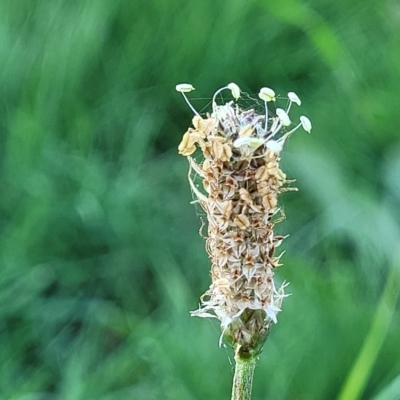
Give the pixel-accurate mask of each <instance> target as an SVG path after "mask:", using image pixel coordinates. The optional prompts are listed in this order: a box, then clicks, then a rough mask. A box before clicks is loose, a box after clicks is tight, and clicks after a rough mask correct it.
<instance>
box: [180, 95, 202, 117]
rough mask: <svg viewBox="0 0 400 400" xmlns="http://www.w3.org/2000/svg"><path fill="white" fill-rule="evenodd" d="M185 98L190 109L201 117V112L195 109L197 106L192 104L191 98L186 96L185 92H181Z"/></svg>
mask: <svg viewBox="0 0 400 400" xmlns="http://www.w3.org/2000/svg"><path fill="white" fill-rule="evenodd" d="M181 93H182V96H183V98H184V99H185V101H186V103H187V105H188V106H189V107H190V109H191V110H192V111H193V112H194V113H195V114H196V115H197V116H199V117H200V114H199V113H198V112H197V111H196V110H195V108H194V107H193V106H192V104H191V103H190V101H189V99H188V98H187V97H186V95H185V93H183V92H181Z"/></svg>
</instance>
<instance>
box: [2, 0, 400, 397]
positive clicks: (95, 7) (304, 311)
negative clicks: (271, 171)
mask: <svg viewBox="0 0 400 400" xmlns="http://www.w3.org/2000/svg"><path fill="white" fill-rule="evenodd" d="M399 13H400V9H399V6H398V4H397V3H396V2H395V1H392V0H388V1H385V2H383V3H382V2H376V1H373V0H366V1H363V2H357V1H356V2H353V3H351V2H348V1H345V0H338V1H336V2H331V1H326V0H323V1H320V0H318V1H317V0H311V1H308V2H306V1H302V0H290V1H284V2H283V1H282V2H272V1H259V0H251V1H242V0H229V1H228V0H220V1H217V2H216V1H211V0H201V1H183V0H168V1H164V0H153V1H144V0H129V1H128V0H113V1H110V0H96V1H82V0H68V1H67V0H52V1H49V0H37V1H32V0H18V1H15V0H2V1H1V2H0V37H1V40H0V72H1V73H0V87H1V97H0V99H1V100H0V124H1V130H0V184H1V196H0V235H1V236H0V266H1V269H0V342H1V351H0V392H1V398H2V399H12V400H50V399H51V400H53V399H63V400H91V399H93V400H94V399H96V400H98V399H101V400H118V399H124V400H125V399H141V400H153V399H171V400H172V399H173V400H180V399H182V400H197V399H199V400H200V399H225V398H226V399H227V398H229V395H230V394H229V393H230V385H231V378H232V366H231V364H230V361H232V359H233V355H232V353H231V351H230V349H229V348H226V349H218V338H219V335H220V332H219V330H218V328H217V325H216V324H212V322H210V321H204V320H200V319H194V318H190V316H189V310H194V309H196V308H197V302H198V297H199V295H200V294H201V293H203V292H204V290H205V289H206V287H207V286H208V284H209V276H208V268H209V261H208V259H207V256H206V252H205V251H204V243H203V240H202V239H201V238H200V237H199V235H198V229H199V227H200V222H199V220H198V218H197V215H196V213H197V214H198V215H200V216H201V215H202V212H201V210H200V209H199V208H197V209H196V207H195V206H193V205H190V204H189V203H190V201H191V199H192V197H191V193H190V189H189V186H188V184H187V180H186V174H187V164H186V160H185V159H184V158H183V157H181V156H179V155H178V154H177V150H176V148H177V145H178V143H179V141H180V138H181V136H182V135H183V133H184V132H185V130H186V128H187V127H188V125H189V124H190V121H191V112H190V110H189V109H188V108H187V106H186V105H185V103H184V102H183V100H182V98H181V97H180V95H179V94H178V93H176V92H175V91H174V87H175V85H176V84H177V83H181V82H189V83H192V84H193V85H194V86H195V87H196V89H197V90H196V91H195V92H193V93H191V94H190V97H191V98H192V99H193V104H194V106H195V107H196V108H197V109H198V110H199V111H202V112H205V111H207V105H208V104H209V102H210V98H211V96H212V94H213V92H214V91H215V90H216V89H217V88H219V87H220V86H222V85H225V84H227V83H229V82H231V81H233V82H236V83H237V84H238V85H239V86H240V87H241V88H242V89H243V90H245V91H246V92H249V93H250V94H252V95H254V94H256V93H257V92H258V90H259V88H260V87H262V86H270V87H273V88H274V89H275V91H276V92H277V93H281V94H282V95H285V94H286V92H287V91H289V90H293V91H295V92H296V93H298V95H299V96H300V98H301V99H302V101H303V106H302V112H304V113H305V114H306V115H307V116H309V117H310V119H311V120H312V122H313V126H314V128H313V133H312V135H311V136H309V135H307V134H305V133H302V132H297V133H296V134H295V135H294V136H293V138H292V139H291V140H290V141H289V142H288V146H287V151H286V152H285V154H284V160H283V169H284V171H285V172H286V173H287V175H288V176H289V177H293V178H296V179H297V183H296V184H297V186H298V187H299V189H300V191H299V193H288V194H285V195H284V196H283V205H284V210H285V214H286V216H287V219H286V221H285V222H284V223H282V224H280V229H281V230H282V233H290V235H291V236H290V238H289V239H287V241H286V242H285V244H284V247H285V249H286V250H287V254H286V255H285V256H284V257H283V262H284V264H285V267H284V268H282V269H281V270H279V271H278V272H277V275H278V276H279V277H280V278H281V279H282V280H283V279H286V280H288V281H290V282H291V286H290V287H289V288H288V289H289V291H291V292H292V293H293V295H292V296H291V297H289V298H288V299H286V301H285V302H284V304H283V312H282V314H280V320H279V324H278V325H277V326H274V327H273V328H272V331H271V334H270V337H269V338H268V340H267V342H266V344H265V347H264V352H263V354H262V355H261V357H260V360H259V362H258V366H257V369H256V372H255V379H254V385H255V386H254V391H253V393H254V396H253V397H254V400H261V399H267V398H268V399H274V400H283V399H291V400H293V399H296V400H302V399H334V398H337V396H338V394H339V393H340V391H341V389H342V387H343V385H344V383H345V382H346V380H347V379H348V377H349V376H350V372H351V370H352V368H353V365H354V362H355V360H356V358H357V357H358V355H359V354H360V351H361V349H362V346H363V342H364V339H365V337H366V336H367V334H368V332H369V329H370V326H371V323H372V321H373V320H374V318H375V317H374V315H375V312H376V310H377V307H378V304H379V302H380V301H381V296H382V293H383V290H384V287H385V285H386V281H387V277H388V276H390V274H389V272H388V271H389V270H390V269H391V268H397V270H398V271H399V273H400V269H399V268H400V264H399V258H397V259H396V258H395V257H396V256H397V257H398V252H399V243H400V234H399V222H400V221H399V212H398V210H399V207H400V192H399V187H400V186H399V184H400V161H399V160H400V140H399V133H398V128H397V126H398V123H399V125H400V113H399V112H398V104H399V100H398V94H399V91H400V57H399V52H398V49H399V45H400V24H399ZM254 97H256V95H254ZM396 252H397V253H396ZM391 299H392V302H391V303H390V304H389V312H388V315H387V316H386V319H384V320H383V321H382V329H381V331H380V333H381V334H382V336H383V340H382V341H381V342H380V341H379V340H378V339H376V346H378V345H379V346H380V345H381V344H382V347H381V348H379V347H378V348H377V350H378V351H377V354H371V356H370V357H369V360H370V361H371V364H372V371H371V374H368V373H367V372H366V371H362V368H361V370H359V372H360V374H361V375H363V373H364V372H365V376H367V378H368V379H366V383H365V385H362V393H363V394H362V396H361V397H360V398H362V399H375V398H376V399H377V400H378V399H379V400H389V399H397V398H398V397H393V395H392V397H390V396H391V393H399V392H400V384H399V379H398V378H397V381H396V380H395V378H396V376H397V377H398V376H399V374H400V359H399V357H398V355H399V348H400V339H399V338H400V336H399V334H398V332H399V330H400V323H399V321H400V318H399V308H398V303H397V308H395V307H396V294H394V295H393V296H392V297H391ZM391 312H392V314H391ZM390 320H391V323H389V322H390ZM366 368H367V367H366ZM390 384H392V386H391V387H389V385H390ZM396 385H397V386H396ZM385 387H387V388H388V389H386V391H384V390H385ZM396 388H397V392H396ZM378 395H380V397H375V396H378ZM357 398H359V397H358V396H357ZM347 399H349V400H353V398H350V397H347ZM342 400H343V399H342Z"/></svg>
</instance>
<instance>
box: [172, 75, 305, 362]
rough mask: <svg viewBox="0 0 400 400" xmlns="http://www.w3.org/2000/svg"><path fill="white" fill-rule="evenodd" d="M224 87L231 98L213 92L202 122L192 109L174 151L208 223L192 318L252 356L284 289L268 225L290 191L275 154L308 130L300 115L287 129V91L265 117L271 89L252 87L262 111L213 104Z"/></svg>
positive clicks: (277, 239) (276, 238)
mask: <svg viewBox="0 0 400 400" xmlns="http://www.w3.org/2000/svg"><path fill="white" fill-rule="evenodd" d="M186 85H187V87H192V86H191V85H188V84H186ZM186 85H185V86H184V87H183V88H184V89H186ZM180 86H182V85H178V87H180ZM225 89H229V90H230V91H231V93H232V95H233V97H234V98H235V99H236V100H237V99H238V98H239V96H240V93H241V92H240V89H239V87H238V86H237V85H236V84H234V83H230V84H229V85H227V86H225V87H223V88H221V89H219V90H217V91H216V93H215V94H214V96H213V100H212V108H213V109H212V113H211V114H207V116H205V117H204V118H202V117H201V116H200V115H199V114H198V113H197V111H195V110H194V112H195V114H196V115H195V117H194V118H193V128H189V129H188V131H187V132H186V133H185V134H184V135H183V138H182V141H181V143H180V145H179V147H178V149H179V153H180V154H182V155H184V156H186V157H187V158H188V161H189V166H190V170H189V183H190V186H191V188H192V190H193V193H194V195H195V196H196V198H197V201H198V203H199V204H200V205H201V207H202V208H203V209H204V211H205V212H206V215H207V220H208V237H207V240H206V249H207V252H208V254H209V257H210V260H211V279H212V283H211V285H210V287H209V289H208V290H207V291H206V292H205V293H204V294H203V295H202V296H201V304H200V307H199V309H198V310H196V311H193V312H192V315H194V316H199V317H212V318H218V319H219V320H220V323H221V328H222V336H224V337H225V338H226V339H227V340H228V341H229V342H230V343H231V344H232V346H233V347H234V348H235V350H236V351H240V352H241V353H242V354H244V355H246V354H248V355H257V354H259V353H260V352H261V350H262V346H263V343H264V342H265V340H266V338H267V336H268V333H269V330H270V328H271V326H272V323H277V315H278V313H279V312H280V311H281V304H282V300H283V298H284V297H286V296H287V295H285V291H284V289H285V287H286V286H287V284H286V283H283V284H282V285H280V286H277V284H276V283H275V280H274V272H275V269H276V268H277V267H278V266H280V265H281V264H280V258H281V256H282V254H283V253H281V254H280V255H276V249H277V248H278V247H279V245H280V244H281V243H282V241H283V239H285V236H281V235H277V234H276V233H275V232H274V226H275V224H276V223H278V222H279V221H280V220H282V219H283V214H282V212H281V209H280V207H279V202H278V198H279V195H280V194H281V193H282V192H285V191H289V190H296V189H295V188H293V187H290V183H291V182H293V181H289V180H287V179H286V175H285V174H284V173H283V172H282V170H281V169H280V166H279V162H280V154H281V152H282V150H283V148H284V143H285V141H286V139H287V138H288V137H289V135H290V134H292V133H293V132H294V131H295V130H297V129H298V128H299V127H303V129H304V130H305V131H307V132H309V131H310V130H311V122H310V120H309V119H308V118H307V117H304V116H302V117H301V118H300V123H299V124H298V125H296V126H294V127H293V128H292V129H290V127H291V125H292V122H291V120H290V118H289V110H290V106H291V104H292V103H293V102H294V103H296V104H297V105H300V104H301V102H300V99H299V98H298V96H297V95H296V94H295V93H293V92H289V93H288V98H289V105H288V107H287V108H286V110H284V109H283V108H276V111H275V115H272V116H270V115H269V113H268V109H267V102H271V101H275V100H276V98H275V92H274V91H273V90H272V89H270V88H266V87H265V88H262V89H261V90H260V93H259V97H260V98H261V99H262V100H264V106H265V113H263V114H258V113H257V112H256V111H254V110H253V109H247V110H244V109H242V108H240V107H239V106H238V105H237V104H236V105H235V104H234V102H233V101H229V102H227V103H225V104H221V105H218V104H217V103H216V97H217V94H219V93H220V92H221V91H222V90H225ZM184 91H186V90H184ZM185 99H186V98H185ZM187 101H188V100H187ZM188 104H189V106H190V107H191V108H192V106H191V104H190V103H189V102H188ZM278 136H279V137H278ZM196 149H200V151H201V153H202V157H201V161H198V160H197V159H196V160H195V159H194V158H192V157H191V155H192V154H193V153H195V151H196ZM193 174H196V175H198V176H199V177H201V178H202V180H203V184H202V190H201V189H199V188H198V187H197V186H196V185H195V184H194V182H193V177H194V175H193ZM222 336H221V338H222Z"/></svg>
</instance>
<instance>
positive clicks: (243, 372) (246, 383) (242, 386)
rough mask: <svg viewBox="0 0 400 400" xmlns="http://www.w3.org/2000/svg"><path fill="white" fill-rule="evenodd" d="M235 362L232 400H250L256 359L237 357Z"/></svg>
mask: <svg viewBox="0 0 400 400" xmlns="http://www.w3.org/2000/svg"><path fill="white" fill-rule="evenodd" d="M235 361H236V365H235V376H234V377H233V386H232V397H231V400H250V399H251V389H252V387H253V374H254V368H255V366H256V359H255V357H250V358H241V357H240V356H236V357H235Z"/></svg>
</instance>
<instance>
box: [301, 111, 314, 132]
mask: <svg viewBox="0 0 400 400" xmlns="http://www.w3.org/2000/svg"><path fill="white" fill-rule="evenodd" d="M300 123H301V126H302V127H303V129H304V130H305V131H306V132H308V133H310V132H311V128H312V125H311V121H310V120H309V119H308V118H307V117H305V116H304V115H302V116H301V117H300Z"/></svg>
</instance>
